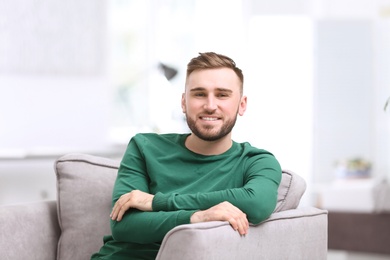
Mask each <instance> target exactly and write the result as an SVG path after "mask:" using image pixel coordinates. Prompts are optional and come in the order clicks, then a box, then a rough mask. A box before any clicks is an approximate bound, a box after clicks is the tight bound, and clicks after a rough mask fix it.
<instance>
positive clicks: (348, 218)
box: [328, 211, 390, 255]
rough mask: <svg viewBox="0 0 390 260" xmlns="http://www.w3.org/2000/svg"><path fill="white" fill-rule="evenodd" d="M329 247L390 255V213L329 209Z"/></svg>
mask: <svg viewBox="0 0 390 260" xmlns="http://www.w3.org/2000/svg"><path fill="white" fill-rule="evenodd" d="M328 226H329V234H328V236H329V240H328V241H329V242H328V243H329V249H336V250H345V251H353V252H365V253H376V254H388V255H390V246H389V241H390V213H389V212H387V213H363V212H342V211H329V216H328Z"/></svg>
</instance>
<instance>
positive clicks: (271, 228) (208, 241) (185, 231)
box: [156, 207, 327, 260]
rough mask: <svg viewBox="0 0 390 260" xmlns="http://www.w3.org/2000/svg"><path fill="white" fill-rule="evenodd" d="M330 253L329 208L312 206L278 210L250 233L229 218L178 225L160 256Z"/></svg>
mask: <svg viewBox="0 0 390 260" xmlns="http://www.w3.org/2000/svg"><path fill="white" fill-rule="evenodd" d="M178 245H182V246H178ZM183 245H185V246H183ZM188 248H191V250H188ZM326 257H327V212H326V211H325V210H320V209H317V208H311V207H308V208H299V209H293V210H287V211H282V212H278V213H274V214H272V216H271V217H270V218H269V219H267V220H265V221H264V222H262V223H261V224H259V225H256V226H251V227H250V229H249V233H248V234H247V235H246V236H240V235H239V234H238V233H237V232H236V231H234V230H233V229H232V228H231V226H230V225H229V223H228V222H218V221H216V222H204V223H198V224H191V225H181V226H178V227H176V228H174V229H172V230H171V231H170V232H169V233H168V234H167V235H166V236H165V238H164V241H163V242H162V244H161V249H160V251H159V253H158V255H157V258H156V260H181V259H186V260H199V259H205V260H206V259H207V260H220V259H224V260H237V259H245V260H250V259H253V260H255V259H256V260H257V259H267V260H280V259H286V260H287V259H291V260H296V259H299V260H313V259H315V260H324V259H326Z"/></svg>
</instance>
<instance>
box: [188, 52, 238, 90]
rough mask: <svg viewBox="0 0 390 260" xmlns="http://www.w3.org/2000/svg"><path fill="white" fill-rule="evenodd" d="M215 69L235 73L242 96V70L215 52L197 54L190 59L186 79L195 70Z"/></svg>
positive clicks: (229, 59) (227, 58)
mask: <svg viewBox="0 0 390 260" xmlns="http://www.w3.org/2000/svg"><path fill="white" fill-rule="evenodd" d="M217 68H229V69H232V70H233V71H234V72H235V73H236V75H237V76H238V78H239V79H240V82H241V86H240V91H241V94H242V92H243V85H244V75H243V74H242V70H241V69H239V68H238V67H237V66H236V63H235V62H234V61H233V60H232V59H231V58H229V57H227V56H225V55H222V54H217V53H215V52H203V53H199V56H198V57H195V58H192V59H191V61H190V62H189V63H188V65H187V76H186V78H188V76H189V75H190V74H191V73H192V72H194V71H195V70H203V69H217Z"/></svg>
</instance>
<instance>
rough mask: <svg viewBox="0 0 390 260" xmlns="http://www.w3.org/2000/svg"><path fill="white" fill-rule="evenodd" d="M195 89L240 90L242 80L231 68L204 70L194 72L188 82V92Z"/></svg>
mask: <svg viewBox="0 0 390 260" xmlns="http://www.w3.org/2000/svg"><path fill="white" fill-rule="evenodd" d="M194 88H204V89H210V90H212V89H218V88H224V89H230V90H232V91H235V90H237V91H239V90H240V79H239V78H238V76H237V75H236V73H235V72H234V71H233V70H232V69H229V68H217V69H204V70H195V71H193V72H192V73H191V74H190V75H189V76H188V78H187V80H186V90H191V89H194Z"/></svg>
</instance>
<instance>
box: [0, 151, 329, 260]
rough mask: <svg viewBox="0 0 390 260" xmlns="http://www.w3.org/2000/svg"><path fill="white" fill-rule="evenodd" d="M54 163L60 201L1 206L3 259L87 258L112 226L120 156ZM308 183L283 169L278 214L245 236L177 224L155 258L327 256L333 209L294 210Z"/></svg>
mask: <svg viewBox="0 0 390 260" xmlns="http://www.w3.org/2000/svg"><path fill="white" fill-rule="evenodd" d="M54 166H55V167H54V168H55V172H56V176H57V187H58V198H57V201H44V202H40V203H31V204H22V205H13V206H0V230H1V232H0V252H1V254H0V255H1V257H0V258H1V259H5V260H24V259H31V260H53V259H55V258H56V257H57V260H65V259H72V260H79V259H80V260H82V259H89V258H90V256H91V254H92V253H94V252H97V251H98V250H99V249H100V247H101V246H102V244H103V236H104V235H106V234H109V233H110V227H109V214H110V210H111V195H112V194H111V193H112V188H113V185H114V182H115V178H116V175H117V170H118V166H119V161H118V160H112V159H108V158H103V157H97V156H93V155H87V154H68V155H65V156H63V157H61V158H59V159H58V160H57V161H56V162H55V164H54ZM305 187H306V184H305V181H304V180H303V179H302V178H301V177H299V176H298V175H296V174H294V173H292V172H290V171H283V174H282V181H281V184H280V187H279V190H278V203H277V206H276V208H275V213H273V214H272V215H271V217H270V218H269V219H267V220H266V221H264V222H262V223H261V224H259V225H256V226H251V227H250V229H249V234H248V235H247V236H245V237H240V236H239V235H238V234H237V232H235V231H233V230H232V228H231V227H230V225H229V224H228V223H227V222H220V221H215V222H206V223H198V224H192V225H182V226H178V227H176V228H174V229H173V230H171V231H170V232H169V233H168V234H167V235H166V237H165V238H164V241H163V243H162V247H161V249H160V251H159V254H158V256H157V257H158V258H157V259H159V260H168V259H169V260H175V259H180V260H182V259H207V260H209V259H211V260H212V259H224V260H229V259H234V260H236V259H271V260H272V259H292V260H295V259H303V260H305V259H326V247H327V212H326V211H324V210H319V209H316V208H309V209H300V208H298V209H295V208H296V207H297V206H298V204H299V200H300V198H301V196H302V194H303V192H304V190H305Z"/></svg>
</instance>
